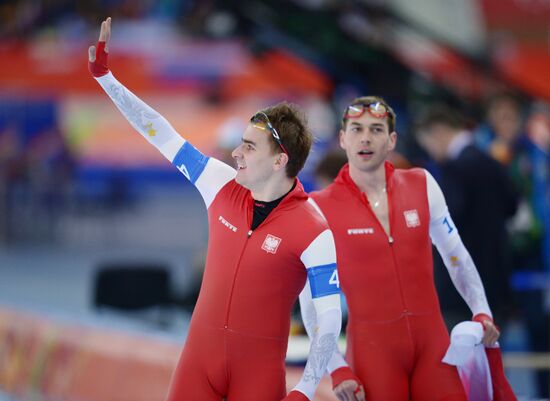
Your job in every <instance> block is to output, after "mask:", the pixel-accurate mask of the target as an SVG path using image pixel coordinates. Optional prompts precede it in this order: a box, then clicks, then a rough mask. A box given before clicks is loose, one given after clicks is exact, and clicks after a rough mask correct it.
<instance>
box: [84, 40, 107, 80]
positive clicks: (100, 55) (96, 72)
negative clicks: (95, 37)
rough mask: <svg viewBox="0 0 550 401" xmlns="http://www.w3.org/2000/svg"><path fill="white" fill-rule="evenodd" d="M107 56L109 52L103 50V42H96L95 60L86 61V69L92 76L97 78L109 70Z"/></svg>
mask: <svg viewBox="0 0 550 401" xmlns="http://www.w3.org/2000/svg"><path fill="white" fill-rule="evenodd" d="M108 57H109V53H107V52H106V51H105V42H103V41H102V42H97V46H96V50H95V61H93V62H92V61H88V70H90V73H91V74H92V75H93V76H94V77H96V78H99V77H102V76H103V75H105V74H107V73H108V72H109V67H108V66H107V61H108Z"/></svg>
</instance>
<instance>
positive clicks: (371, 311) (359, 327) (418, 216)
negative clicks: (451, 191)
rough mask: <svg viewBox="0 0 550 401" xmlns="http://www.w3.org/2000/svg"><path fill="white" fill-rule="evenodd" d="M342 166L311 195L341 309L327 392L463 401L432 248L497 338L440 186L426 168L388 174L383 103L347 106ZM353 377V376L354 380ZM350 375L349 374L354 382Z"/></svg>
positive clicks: (489, 338)
mask: <svg viewBox="0 0 550 401" xmlns="http://www.w3.org/2000/svg"><path fill="white" fill-rule="evenodd" d="M339 135H340V136H339V140H340V146H341V147H342V149H344V150H345V152H346V156H347V159H348V163H347V164H346V165H345V166H344V167H343V168H342V169H341V171H340V173H339V175H338V177H337V178H336V179H335V180H334V182H333V183H332V184H331V185H329V186H328V187H327V188H325V189H324V190H321V191H319V192H314V193H312V194H310V196H311V198H312V199H313V200H314V202H315V203H316V204H317V205H318V206H319V208H320V209H321V211H322V213H323V214H324V216H325V217H326V219H327V221H328V223H329V227H330V228H331V230H332V232H333V233H334V239H335V242H336V254H337V258H338V268H339V274H340V282H341V286H342V291H343V293H344V295H345V296H346V300H347V303H348V307H349V321H348V325H347V350H346V359H345V360H346V361H347V362H348V363H349V365H350V367H351V370H350V368H348V367H346V366H345V360H344V358H343V357H342V356H341V355H340V354H339V353H335V354H334V356H333V358H332V359H331V361H330V362H329V368H328V370H329V372H331V373H332V377H333V385H334V387H335V392H336V394H337V395H338V397H339V398H340V399H341V400H348V399H351V400H353V399H354V398H353V397H356V396H355V395H354V393H355V392H356V391H357V388H358V387H359V386H360V383H362V384H363V385H364V391H365V395H366V399H367V400H368V401H402V400H411V401H465V400H466V395H465V392H464V388H463V386H462V383H461V381H460V378H459V375H458V372H457V369H456V367H454V366H451V365H447V364H445V363H443V362H442V359H443V356H444V355H445V352H446V350H447V348H448V346H449V335H448V332H447V328H446V327H445V324H444V321H443V318H442V315H441V312H440V308H439V301H438V297H437V294H436V290H435V285H434V279H433V260H432V243H433V244H435V246H436V247H437V249H438V251H439V253H440V254H441V257H442V258H443V260H444V262H445V265H446V267H447V269H448V271H449V274H450V276H451V279H452V281H453V283H454V285H455V287H456V288H457V290H458V291H459V293H460V294H461V296H462V297H463V299H464V301H465V302H466V303H467V305H468V306H469V308H470V310H471V312H472V315H473V320H475V321H478V322H480V323H481V324H482V325H483V327H484V330H485V331H484V336H483V343H484V344H485V345H487V346H491V345H493V344H494V343H495V342H496V340H497V339H498V337H499V331H498V329H497V327H496V326H495V325H494V323H493V320H492V317H491V316H492V314H491V310H490V308H489V305H488V302H487V298H486V296H485V292H484V288H483V284H482V282H481V280H480V277H479V274H478V272H477V270H476V267H475V265H474V262H473V261H472V258H471V257H470V255H469V253H468V251H467V250H466V248H465V247H464V245H463V243H462V240H461V239H460V236H459V234H458V231H457V228H456V226H455V225H454V223H453V220H452V219H451V216H450V215H449V212H448V210H447V205H446V202H445V199H444V197H443V193H442V192H441V190H440V188H439V186H438V184H437V183H436V181H435V180H434V178H433V177H432V176H431V175H430V174H429V173H428V172H427V171H426V170H424V169H421V168H413V169H410V170H403V169H394V167H393V166H392V164H390V163H389V162H388V161H387V160H386V159H387V158H388V155H389V154H390V152H391V151H392V150H393V149H394V148H395V145H396V141H397V133H396V132H395V113H394V111H393V110H392V108H391V107H390V106H389V105H388V104H387V103H386V102H385V101H384V99H382V98H380V97H375V96H366V97H360V98H358V99H355V100H354V101H353V102H352V103H351V104H350V105H349V106H348V107H347V109H346V110H345V112H344V115H343V118H342V126H341V129H340V134H339ZM352 372H353V373H352ZM355 375H356V376H355Z"/></svg>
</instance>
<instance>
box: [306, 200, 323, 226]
mask: <svg viewBox="0 0 550 401" xmlns="http://www.w3.org/2000/svg"><path fill="white" fill-rule="evenodd" d="M307 201H308V202H309V203H310V204H311V206H313V207H314V208H315V210H317V212H318V213H319V214H320V215H321V216H323V219H324V220H325V221H327V218H326V217H325V215H324V214H323V211H322V210H321V208H320V207H319V205H318V204H317V202H315V201H314V200H313V198H312V197H309V198H308V200H307Z"/></svg>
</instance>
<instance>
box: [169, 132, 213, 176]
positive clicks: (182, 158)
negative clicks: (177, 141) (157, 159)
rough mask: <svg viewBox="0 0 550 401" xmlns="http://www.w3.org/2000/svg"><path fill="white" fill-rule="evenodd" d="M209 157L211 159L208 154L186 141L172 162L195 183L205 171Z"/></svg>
mask: <svg viewBox="0 0 550 401" xmlns="http://www.w3.org/2000/svg"><path fill="white" fill-rule="evenodd" d="M208 159H210V158H209V157H208V156H205V155H203V154H202V153H201V152H200V151H199V150H198V149H197V148H195V147H194V146H193V145H191V144H190V143H189V142H185V143H184V144H183V146H182V147H181V149H180V150H179V151H178V153H177V154H176V157H174V160H173V161H172V164H173V165H174V166H176V167H177V168H178V170H179V171H181V172H182V174H183V175H184V176H186V177H187V179H188V180H189V181H191V183H192V184H195V182H196V181H197V179H198V178H199V177H200V175H201V174H202V172H203V171H204V168H205V167H206V163H208Z"/></svg>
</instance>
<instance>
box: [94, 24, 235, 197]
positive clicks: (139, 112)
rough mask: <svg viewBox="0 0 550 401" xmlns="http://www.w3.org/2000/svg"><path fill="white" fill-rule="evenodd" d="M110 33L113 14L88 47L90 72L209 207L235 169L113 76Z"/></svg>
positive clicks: (128, 118)
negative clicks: (207, 153)
mask: <svg viewBox="0 0 550 401" xmlns="http://www.w3.org/2000/svg"><path fill="white" fill-rule="evenodd" d="M110 37H111V18H107V19H106V20H105V21H103V22H102V23H101V31H100V34H99V41H98V43H97V47H95V46H90V48H89V49H88V67H89V70H90V73H91V74H92V76H93V77H94V78H95V79H96V81H97V82H98V83H99V85H100V86H101V87H102V88H103V90H104V91H105V92H106V93H107V95H109V97H110V98H111V100H112V101H113V102H114V103H115V105H116V106H117V108H118V109H119V110H120V112H121V113H122V115H123V116H124V117H125V118H126V119H127V120H128V122H129V123H130V125H132V127H134V129H135V130H136V131H138V132H139V133H140V134H141V136H143V137H144V138H145V139H146V140H147V141H148V142H149V143H150V144H151V145H153V146H155V147H156V148H157V149H158V150H159V151H160V153H162V155H163V156H164V157H166V158H167V159H168V160H169V161H170V162H172V163H173V164H174V165H175V166H176V167H177V168H178V170H179V171H180V172H181V173H182V174H183V175H185V177H186V178H187V179H188V180H189V181H191V183H193V185H195V186H196V187H197V189H198V190H199V192H200V193H201V195H202V197H203V200H204V202H205V204H206V206H207V207H209V206H210V204H211V203H212V201H213V200H214V198H215V196H216V194H217V193H218V192H219V190H220V189H221V188H222V187H223V186H224V185H225V184H227V182H229V181H230V180H232V179H233V178H234V177H235V174H236V172H235V170H234V169H233V168H231V167H230V166H228V165H226V164H224V163H222V162H220V161H219V160H216V159H214V158H210V157H207V156H205V155H204V154H202V153H201V152H200V151H199V150H197V149H196V148H195V147H194V146H192V145H191V144H190V143H189V142H187V141H186V140H185V139H184V138H182V137H181V136H180V135H179V134H178V133H177V132H176V130H175V129H174V128H173V127H172V126H171V125H170V123H169V122H168V121H167V120H166V119H165V118H164V117H163V116H162V115H160V114H159V113H158V112H157V111H156V110H154V109H153V108H151V107H150V106H148V105H147V104H146V103H144V102H143V101H142V100H141V99H139V98H138V97H137V96H136V95H134V94H133V93H132V92H131V91H129V90H128V89H127V88H126V87H124V85H122V84H121V83H120V82H119V81H118V80H117V79H116V78H115V77H114V76H113V74H112V73H111V72H110V71H109V67H108V56H109V40H110Z"/></svg>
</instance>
